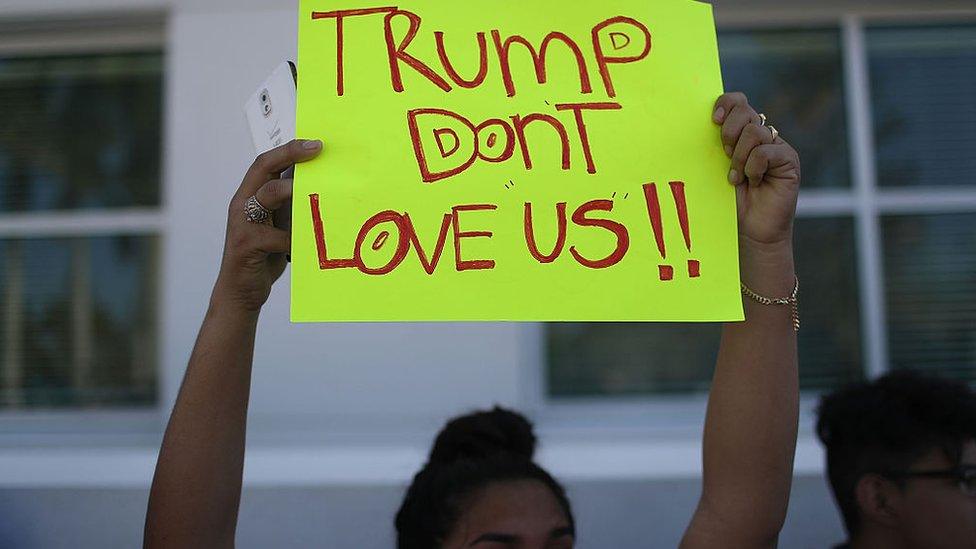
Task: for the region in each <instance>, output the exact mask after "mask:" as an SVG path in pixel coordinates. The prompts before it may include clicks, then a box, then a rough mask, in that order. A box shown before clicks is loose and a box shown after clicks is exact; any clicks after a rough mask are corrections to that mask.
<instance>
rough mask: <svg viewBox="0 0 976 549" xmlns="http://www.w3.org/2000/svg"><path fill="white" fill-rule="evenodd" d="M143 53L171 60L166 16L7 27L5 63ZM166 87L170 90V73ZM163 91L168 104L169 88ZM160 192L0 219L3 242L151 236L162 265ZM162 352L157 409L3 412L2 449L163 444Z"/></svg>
mask: <svg viewBox="0 0 976 549" xmlns="http://www.w3.org/2000/svg"><path fill="white" fill-rule="evenodd" d="M35 21H36V22H35ZM143 51H159V52H160V53H161V54H162V55H163V56H164V59H165V55H166V21H165V18H164V16H163V14H161V13H141V14H132V15H124V16H109V17H98V18H94V17H92V18H80V19H72V20H67V19H65V20H54V21H43V22H40V21H38V20H37V19H31V20H29V21H20V20H0V57H20V58H29V57H41V56H50V55H85V54H94V55H97V54H115V53H127V52H143ZM164 73H165V69H164ZM163 85H164V88H165V85H166V84H165V74H164V84H163ZM163 92H164V94H163V97H164V101H165V89H164V90H163ZM164 112H165V109H164ZM164 142H165V119H164V120H163V121H162V127H161V128H160V143H159V154H160V155H161V157H162V155H163V154H164V148H163V145H164ZM160 164H161V165H162V164H163V163H162V162H161V163H160ZM159 186H160V196H161V201H160V204H159V205H158V206H156V207H129V208H111V209H103V210H97V209H96V210H91V209H83V210H45V211H38V212H14V213H4V214H0V239H12V238H27V239H30V238H52V237H53V238H81V237H104V236H143V235H151V236H155V237H156V238H157V245H156V246H155V250H154V252H155V254H156V261H157V263H158V262H161V261H162V250H163V245H164V242H165V238H166V233H167V231H166V225H167V223H166V220H167V215H166V200H165V197H166V193H165V177H164V174H163V173H160V175H159ZM154 293H155V300H156V303H161V300H162V285H161V284H156V285H155V288H154ZM153 316H154V321H155V324H156V327H157V340H161V337H162V335H163V325H162V321H163V315H162V307H156V310H155V311H154V313H153ZM155 352H156V357H155V359H156V360H155V363H156V372H155V376H156V380H157V387H159V393H158V396H157V399H156V402H154V403H153V404H150V405H147V406H138V407H136V406H120V407H117V408H116V407H112V408H102V409H86V408H80V407H67V408H37V409H30V408H14V409H0V448H10V447H25V446H35V445H36V446H47V445H51V444H53V445H64V444H68V445H73V444H84V445H89V444H129V443H142V442H149V441H156V440H157V439H158V437H159V433H160V417H161V413H162V408H161V405H162V403H163V394H162V382H163V372H162V371H161V367H162V352H163V349H162V345H157V346H156V351H155ZM0 369H2V366H0Z"/></svg>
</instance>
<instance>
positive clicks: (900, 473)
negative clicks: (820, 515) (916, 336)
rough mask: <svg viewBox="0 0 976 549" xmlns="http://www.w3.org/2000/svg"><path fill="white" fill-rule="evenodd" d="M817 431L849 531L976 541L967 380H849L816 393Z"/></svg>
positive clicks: (973, 407) (975, 411)
mask: <svg viewBox="0 0 976 549" xmlns="http://www.w3.org/2000/svg"><path fill="white" fill-rule="evenodd" d="M817 435H818V436H819V437H820V440H821V441H822V442H823V444H824V446H825V447H826V450H827V475H828V477H829V479H830V485H831V488H832V489H833V492H834V498H835V499H836V500H837V505H838V507H840V511H841V514H842V515H843V518H844V524H845V526H846V528H847V532H848V534H849V535H850V537H851V539H852V540H853V539H857V538H858V537H859V536H862V535H864V536H866V535H867V533H868V531H869V530H875V531H883V532H884V533H885V535H887V536H889V538H894V539H898V540H899V542H900V543H901V544H902V546H904V547H910V548H916V547H918V548H922V547H925V548H927V549H941V548H957V547H959V548H962V547H970V548H971V547H976V476H974V475H976V442H974V440H976V394H974V393H973V392H972V391H971V390H970V389H969V387H967V386H966V385H965V384H963V383H960V382H955V381H948V380H944V379H937V378H934V377H928V376H923V375H921V374H918V373H912V372H897V373H892V374H889V375H886V376H884V377H882V378H880V379H878V380H877V381H875V382H873V383H860V384H856V385H853V386H850V387H848V388H845V389H842V390H840V391H838V392H836V393H833V394H830V395H827V396H825V397H824V398H823V399H822V401H821V403H820V409H819V419H818V421H817ZM967 468H974V469H967ZM967 471H968V472H967ZM919 473H930V474H929V475H920V474H919ZM964 479H965V480H964Z"/></svg>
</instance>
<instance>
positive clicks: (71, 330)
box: [0, 236, 157, 407]
mask: <svg viewBox="0 0 976 549" xmlns="http://www.w3.org/2000/svg"><path fill="white" fill-rule="evenodd" d="M156 243H157V239H156V237H153V236H124V237H93V238H70V239H26V240H7V241H3V242H2V245H0V253H2V254H3V255H2V257H0V265H2V267H0V294H2V296H3V297H2V299H0V317H2V319H3V320H2V324H0V326H2V329H3V332H2V333H0V356H2V359H3V360H2V362H0V370H2V375H0V389H2V390H0V407H18V406H28V407H58V406H107V405H136V404H148V403H152V402H153V401H154V400H155V394H156V380H155V375H156V356H157V353H156V313H155V303H156V280H155V276H156V268H155V258H156V256H157V249H156V248H157V244H156Z"/></svg>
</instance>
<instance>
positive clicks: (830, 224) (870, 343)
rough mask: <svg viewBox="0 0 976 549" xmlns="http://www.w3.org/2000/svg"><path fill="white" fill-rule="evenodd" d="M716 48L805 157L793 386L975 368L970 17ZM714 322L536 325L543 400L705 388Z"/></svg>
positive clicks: (764, 35)
mask: <svg viewBox="0 0 976 549" xmlns="http://www.w3.org/2000/svg"><path fill="white" fill-rule="evenodd" d="M719 45H720V50H721V54H722V66H723V72H724V77H725V84H726V89H728V90H741V91H744V92H746V93H747V94H748V95H749V96H750V99H751V100H752V101H753V103H754V104H756V105H760V106H761V107H762V109H763V110H764V112H765V113H766V114H767V115H769V117H770V120H772V121H773V122H774V123H775V124H776V125H777V127H778V128H779V129H780V130H781V132H782V133H783V134H784V135H785V136H787V137H788V138H789V139H790V140H791V141H792V142H793V143H794V144H795V145H796V147H797V149H798V150H799V151H800V152H801V155H802V157H803V162H804V191H803V196H802V197H801V207H800V211H799V213H798V219H797V224H796V254H797V273H798V276H799V277H800V280H801V287H802V293H801V315H802V319H803V330H801V333H800V339H799V348H800V362H801V366H802V367H801V385H802V387H803V388H804V389H806V390H825V389H831V388H834V387H837V386H840V385H843V384H845V383H848V382H851V381H855V380H857V379H860V378H862V377H865V376H867V375H876V374H879V373H881V372H883V371H885V370H887V369H890V368H924V369H930V370H935V371H938V372H940V373H943V374H947V375H953V376H957V377H963V378H967V379H973V378H974V377H976V375H974V374H976V368H974V366H976V178H974V176H973V174H974V173H976V106H974V104H973V102H972V98H973V97H976V24H968V25H954V26H939V25H934V26H911V27H909V26H902V27H892V26H877V27H873V26H869V25H865V24H864V23H863V22H861V21H857V20H852V21H850V22H845V24H844V25H843V26H842V27H841V28H837V29H801V30H760V31H742V30H737V31H734V32H720V34H719ZM872 120H873V124H872ZM864 166H868V167H869V168H873V169H866V170H865V169H861V168H863V167H864ZM802 296H806V297H805V298H803V297H802ZM719 331H720V329H719V328H718V327H716V326H707V325H705V326H702V325H693V324H689V325H661V324H553V325H548V326H547V327H546V342H547V356H548V362H547V375H546V387H547V392H548V394H547V396H548V397H550V398H556V399H558V398H566V397H592V396H603V397H609V396H624V395H634V394H637V395H654V394H657V395H660V394H669V393H688V392H696V391H702V390H705V389H706V388H707V386H708V383H709V382H710V378H711V373H712V367H713V364H714V359H715V352H716V349H717V341H718V333H719Z"/></svg>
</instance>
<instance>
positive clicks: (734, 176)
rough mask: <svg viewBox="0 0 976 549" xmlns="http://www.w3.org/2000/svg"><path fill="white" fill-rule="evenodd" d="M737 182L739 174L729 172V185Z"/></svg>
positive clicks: (733, 171)
mask: <svg viewBox="0 0 976 549" xmlns="http://www.w3.org/2000/svg"><path fill="white" fill-rule="evenodd" d="M738 182H739V172H737V171H735V170H732V171H730V172H729V183H733V184H734V183H738Z"/></svg>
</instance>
